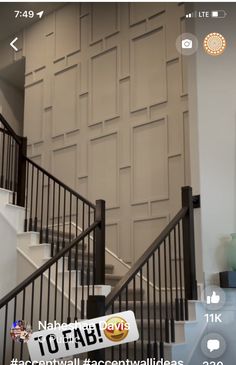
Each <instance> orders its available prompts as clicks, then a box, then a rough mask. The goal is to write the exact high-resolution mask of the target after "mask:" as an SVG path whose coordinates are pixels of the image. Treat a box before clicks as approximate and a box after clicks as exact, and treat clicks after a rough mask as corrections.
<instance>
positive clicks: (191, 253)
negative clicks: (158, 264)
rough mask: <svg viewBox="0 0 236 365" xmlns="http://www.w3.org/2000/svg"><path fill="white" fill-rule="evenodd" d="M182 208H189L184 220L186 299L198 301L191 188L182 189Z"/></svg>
mask: <svg viewBox="0 0 236 365" xmlns="http://www.w3.org/2000/svg"><path fill="white" fill-rule="evenodd" d="M182 207H186V208H188V211H187V213H186V215H185V216H184V218H183V251H184V252H183V253H184V280H185V299H187V300H197V280H196V263H195V242H194V216H193V195H192V188H191V187H190V186H184V187H182Z"/></svg>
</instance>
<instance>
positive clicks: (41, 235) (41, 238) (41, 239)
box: [40, 173, 44, 243]
mask: <svg viewBox="0 0 236 365" xmlns="http://www.w3.org/2000/svg"><path fill="white" fill-rule="evenodd" d="M43 203H44V173H43V174H42V197H41V222H40V243H42V242H43Z"/></svg>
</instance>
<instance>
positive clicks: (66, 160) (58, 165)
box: [51, 145, 78, 189]
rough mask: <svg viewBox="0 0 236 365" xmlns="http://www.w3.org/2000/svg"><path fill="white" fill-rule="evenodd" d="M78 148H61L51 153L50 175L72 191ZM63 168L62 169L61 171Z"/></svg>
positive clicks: (74, 184)
mask: <svg viewBox="0 0 236 365" xmlns="http://www.w3.org/2000/svg"><path fill="white" fill-rule="evenodd" d="M77 156H78V147H77V146H76V145H72V146H66V147H61V148H59V149H54V150H53V151H52V162H51V169H52V173H53V174H54V175H55V176H56V177H57V178H58V179H60V180H62V181H63V182H64V183H65V184H66V185H68V186H70V187H71V188H72V189H74V188H75V187H76V180H77V179H76V177H77V174H76V171H77ZM62 166H63V169H62Z"/></svg>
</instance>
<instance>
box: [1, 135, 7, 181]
mask: <svg viewBox="0 0 236 365" xmlns="http://www.w3.org/2000/svg"><path fill="white" fill-rule="evenodd" d="M5 138H6V137H5V128H4V129H3V142H2V168H1V187H2V188H3V187H4V162H5Z"/></svg>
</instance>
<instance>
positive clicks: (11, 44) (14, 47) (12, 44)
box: [10, 37, 18, 52]
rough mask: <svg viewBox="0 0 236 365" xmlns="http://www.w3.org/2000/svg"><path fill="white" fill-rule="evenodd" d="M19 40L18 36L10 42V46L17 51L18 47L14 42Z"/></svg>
mask: <svg viewBox="0 0 236 365" xmlns="http://www.w3.org/2000/svg"><path fill="white" fill-rule="evenodd" d="M17 40H18V38H17V37H16V38H15V39H13V41H12V42H11V43H10V46H11V47H12V48H13V49H14V50H15V51H16V52H17V51H18V48H17V47H16V46H15V45H14V43H16V41H17Z"/></svg>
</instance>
